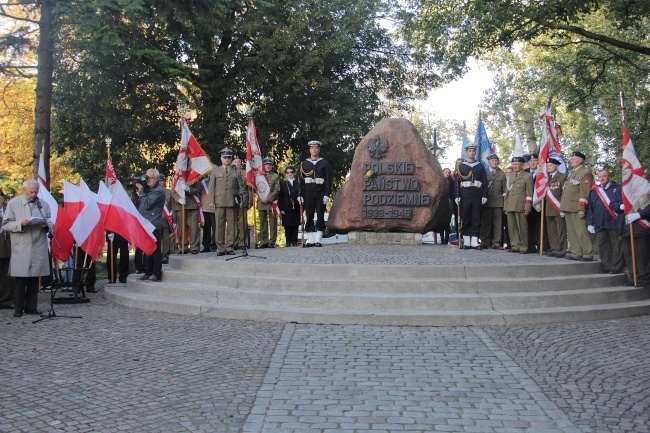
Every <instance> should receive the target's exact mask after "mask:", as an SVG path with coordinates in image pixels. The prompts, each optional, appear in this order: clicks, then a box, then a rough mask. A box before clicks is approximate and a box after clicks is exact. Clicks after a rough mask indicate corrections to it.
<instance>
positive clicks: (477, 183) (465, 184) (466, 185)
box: [460, 180, 483, 188]
mask: <svg viewBox="0 0 650 433" xmlns="http://www.w3.org/2000/svg"><path fill="white" fill-rule="evenodd" d="M482 185H483V182H481V181H480V180H475V181H474V182H469V181H465V182H461V183H460V186H462V187H463V188H469V187H472V186H473V187H475V188H480V187H481V186H482Z"/></svg>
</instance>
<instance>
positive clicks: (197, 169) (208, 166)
mask: <svg viewBox="0 0 650 433" xmlns="http://www.w3.org/2000/svg"><path fill="white" fill-rule="evenodd" d="M180 123H181V148H180V149H179V151H178V157H177V158H176V171H175V172H174V181H173V185H172V187H173V189H174V191H176V193H177V194H178V196H179V199H178V202H179V203H180V204H185V203H186V201H185V186H186V185H192V184H193V183H194V182H196V181H197V180H198V179H200V178H201V176H204V175H206V174H208V173H209V172H210V171H212V163H211V162H210V160H209V159H208V157H207V156H206V155H205V152H204V151H203V149H202V148H201V146H200V145H199V143H198V142H197V141H196V139H195V138H194V135H192V132H191V131H190V127H189V126H187V119H185V118H182V119H181V121H180Z"/></svg>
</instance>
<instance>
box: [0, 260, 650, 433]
mask: <svg viewBox="0 0 650 433" xmlns="http://www.w3.org/2000/svg"><path fill="white" fill-rule="evenodd" d="M513 256H515V255H514V254H513ZM89 296H90V297H91V300H92V302H90V303H88V304H73V305H60V304H55V309H56V312H57V314H59V315H81V316H83V318H81V319H70V318H64V317H57V318H55V319H49V320H45V321H43V322H40V323H37V324H32V323H31V320H29V319H33V316H25V317H23V318H22V320H21V319H13V318H12V317H11V311H10V310H0V323H1V324H2V326H3V332H2V333H0V342H1V345H0V351H1V358H0V359H2V362H1V363H0V377H2V386H1V387H0V401H1V402H2V404H1V405H0V431H3V432H4V431H6V432H120V431H130V432H244V433H253V432H256V433H257V432H264V433H270V432H296V433H303V432H319V433H325V432H389V431H395V432H398V431H399V432H402V431H411V432H431V431H450V432H579V433H586V432H639V433H641V432H643V433H647V432H648V431H650V424H649V420H650V358H649V357H648V349H649V348H650V316H645V317H637V318H628V319H619V320H609V321H597V322H583V323H561V324H553V325H536V326H526V327H522V326H518V327H457V328H433V327H429V328H417V327H381V326H333V325H296V324H286V325H285V324H280V323H259V322H249V321H238V320H223V319H212V318H203V317H194V316H179V315H172V314H163V313H155V312H149V311H141V310H136V309H132V308H128V307H123V306H119V305H115V304H111V303H109V302H106V301H104V300H103V299H102V298H101V294H91V295H89ZM48 299H49V298H48V296H47V294H41V295H40V307H41V308H42V309H44V310H47V308H48V307H49V301H48Z"/></svg>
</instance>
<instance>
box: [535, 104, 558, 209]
mask: <svg viewBox="0 0 650 433" xmlns="http://www.w3.org/2000/svg"><path fill="white" fill-rule="evenodd" d="M539 118H540V119H542V120H543V121H544V128H542V140H541V141H542V145H541V147H540V149H539V157H538V160H539V164H538V166H537V175H536V176H535V188H534V190H533V206H534V207H535V209H537V211H539V210H540V209H541V202H542V200H543V199H544V197H545V196H546V191H547V188H548V169H547V168H546V160H547V159H548V158H549V157H553V158H557V156H558V155H559V156H561V155H562V150H561V149H560V139H559V134H560V133H561V129H560V128H559V125H558V124H557V123H556V122H555V120H553V116H551V110H550V109H549V108H545V109H544V111H543V112H542V114H540V116H539ZM551 195H552V194H551ZM549 198H550V199H551V204H552V205H553V207H556V206H555V204H556V203H554V201H555V202H557V199H555V197H551V196H549ZM558 207H559V206H558ZM558 210H559V209H558Z"/></svg>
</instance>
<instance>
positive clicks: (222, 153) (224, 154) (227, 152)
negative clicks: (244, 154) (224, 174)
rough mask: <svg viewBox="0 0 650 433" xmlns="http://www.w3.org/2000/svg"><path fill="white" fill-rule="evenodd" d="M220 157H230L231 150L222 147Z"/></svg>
mask: <svg viewBox="0 0 650 433" xmlns="http://www.w3.org/2000/svg"><path fill="white" fill-rule="evenodd" d="M221 156H232V149H231V148H229V147H224V148H223V149H221Z"/></svg>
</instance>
